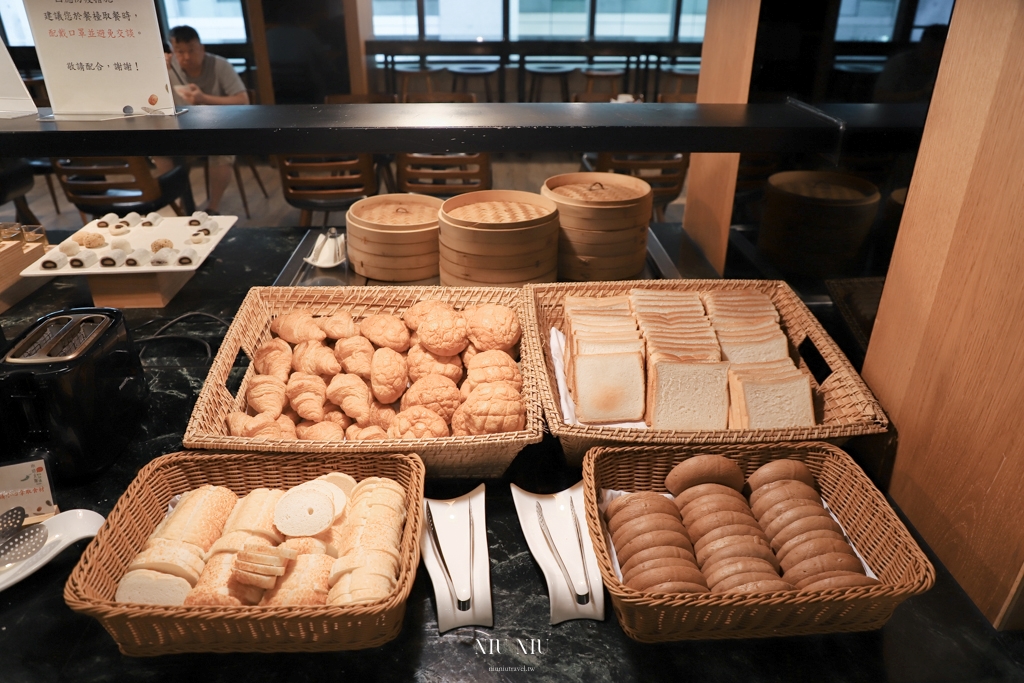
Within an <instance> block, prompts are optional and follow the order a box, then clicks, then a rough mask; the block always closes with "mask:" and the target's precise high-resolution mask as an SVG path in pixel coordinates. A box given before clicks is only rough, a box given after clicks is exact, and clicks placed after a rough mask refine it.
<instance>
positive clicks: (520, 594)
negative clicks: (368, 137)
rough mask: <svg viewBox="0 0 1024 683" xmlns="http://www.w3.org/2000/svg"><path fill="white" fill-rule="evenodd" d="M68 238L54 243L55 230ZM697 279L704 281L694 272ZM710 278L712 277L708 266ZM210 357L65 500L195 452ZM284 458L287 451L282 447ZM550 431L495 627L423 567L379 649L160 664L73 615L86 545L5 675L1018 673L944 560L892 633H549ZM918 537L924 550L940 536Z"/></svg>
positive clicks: (224, 308) (174, 381)
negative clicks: (433, 581)
mask: <svg viewBox="0 0 1024 683" xmlns="http://www.w3.org/2000/svg"><path fill="white" fill-rule="evenodd" d="M302 236H303V232H302V231H301V230H297V229H289V228H265V229H243V230H235V231H232V232H231V233H230V234H229V235H228V236H226V237H225V239H224V241H223V242H222V243H221V244H220V245H219V246H218V247H217V249H216V250H215V251H214V253H213V254H212V255H211V257H210V258H209V259H207V261H206V262H205V263H204V264H203V265H202V266H201V267H200V268H199V270H198V271H197V273H196V276H195V277H194V278H193V279H192V280H191V281H190V282H189V283H188V284H186V285H185V287H184V288H183V289H182V290H181V292H180V293H179V294H178V296H177V297H175V299H174V300H173V301H172V302H171V303H170V304H169V305H168V306H167V308H165V309H161V310H159V311H154V310H146V309H135V310H129V311H127V312H126V317H127V320H128V325H129V328H130V329H131V330H132V332H133V335H134V336H135V337H137V338H138V337H144V336H146V334H147V332H149V333H151V332H153V331H154V328H155V327H156V325H154V324H153V323H151V322H150V321H151V319H152V318H154V317H156V316H159V318H160V320H161V321H170V320H172V319H174V318H176V317H178V316H180V315H183V314H185V313H190V312H201V313H206V314H210V315H213V316H217V317H220V318H223V319H225V320H230V318H231V317H232V316H233V315H234V314H235V312H236V311H237V310H238V307H239V306H240V304H241V302H242V299H243V298H244V296H245V294H246V292H247V291H248V290H249V288H250V287H252V286H257V285H269V284H271V283H273V282H274V281H275V280H276V279H277V278H278V276H279V274H280V272H281V270H282V268H283V267H284V266H285V263H286V262H287V261H288V259H289V257H290V256H291V254H292V252H293V251H294V249H295V248H296V246H297V245H298V244H299V242H300V240H301V238H302ZM56 237H57V236H55V237H54V239H55V240H56ZM680 271H681V274H682V276H683V277H694V276H701V275H702V274H701V273H695V272H693V271H688V270H687V268H685V267H683V268H680ZM703 275H705V276H706V273H703ZM81 280H82V278H58V279H55V280H53V281H51V282H49V283H48V284H47V285H45V286H44V287H42V288H41V289H40V290H39V291H37V292H36V293H35V294H33V295H31V296H30V297H28V298H27V299H25V300H24V301H23V302H22V303H20V304H19V305H17V306H15V307H14V308H12V309H11V310H10V311H8V312H7V313H6V314H5V315H3V316H2V317H0V323H2V325H3V329H4V333H5V335H6V336H7V337H8V338H10V337H12V336H14V335H16V334H17V333H18V332H20V331H21V330H22V329H24V328H25V327H26V326H28V325H29V324H31V323H32V322H33V321H35V320H36V319H37V318H38V317H40V316H42V315H44V314H46V313H49V312H51V311H54V310H58V309H61V308H67V307H72V306H83V305H89V304H90V299H89V292H88V288H87V287H86V286H85V283H84V282H83V281H81ZM175 332H176V333H180V334H187V335H190V336H194V337H198V338H201V339H204V340H206V341H208V342H209V343H210V344H211V346H212V351H213V353H214V354H215V353H216V350H217V346H218V343H219V340H220V338H221V337H222V336H223V334H224V328H223V327H222V326H221V325H220V323H218V322H216V321H214V320H212V319H209V318H206V317H194V318H191V319H188V320H184V321H182V322H181V323H178V326H176V328H175ZM210 362H211V360H210V359H208V358H207V357H206V352H205V349H204V348H203V346H202V345H200V344H197V343H194V342H189V341H167V340H164V341H160V342H154V343H149V344H147V345H146V350H145V355H144V357H143V364H144V367H145V372H146V376H147V379H148V383H149V388H150V398H149V405H148V414H147V417H146V418H145V420H144V422H143V425H142V430H141V432H140V435H139V436H138V438H137V439H136V440H135V442H134V443H133V444H132V446H131V448H130V450H129V452H128V453H126V454H125V455H123V456H122V457H121V458H120V459H119V460H118V461H117V462H116V463H115V464H114V466H113V467H111V468H110V469H109V470H107V471H106V472H105V473H103V474H102V475H100V476H98V477H96V478H94V479H93V480H91V481H87V482H85V483H82V484H78V485H74V486H67V485H64V486H58V487H57V503H58V504H59V505H60V506H61V508H62V509H72V508H87V509H91V510H95V511H97V512H99V513H101V514H104V515H106V514H109V512H110V510H111V508H112V507H113V505H114V503H115V502H116V501H117V498H118V496H120V495H121V494H122V493H123V492H124V490H125V489H126V487H127V486H128V484H129V483H130V482H131V481H132V479H133V478H134V476H135V475H136V473H137V472H138V470H139V469H140V468H142V467H143V466H144V465H145V464H146V463H148V462H150V461H151V460H152V459H153V458H155V457H157V456H160V455H163V454H165V453H170V452H173V451H178V450H181V438H182V434H183V433H184V431H185V427H186V424H187V422H188V419H189V415H190V414H191V412H192V406H193V404H194V402H195V400H196V397H197V396H198V394H199V391H200V389H201V387H202V385H203V382H204V380H205V378H206V374H207V372H208V370H209V367H210ZM267 457H273V456H272V455H268V456H267ZM564 463H565V461H564V457H563V455H562V452H561V449H560V446H559V444H558V442H557V441H556V440H555V439H553V438H551V437H550V435H548V436H547V437H546V438H545V440H544V441H543V442H542V443H539V444H536V445H533V446H528V447H527V448H526V449H525V450H524V451H523V452H522V453H521V454H520V455H519V456H518V457H517V458H516V460H515V461H514V462H513V464H512V466H511V467H510V469H509V470H508V471H507V472H506V474H505V476H504V477H503V478H502V479H495V480H487V481H486V482H485V483H486V486H487V492H488V499H489V500H488V503H489V504H488V507H487V536H488V546H489V554H490V558H491V582H492V587H493V606H494V607H493V609H494V618H495V627H494V628H491V629H485V628H480V627H467V628H460V629H455V630H453V631H449V632H447V633H445V634H444V635H438V631H437V620H436V609H435V605H434V599H433V597H432V590H431V585H430V582H429V579H428V577H427V574H426V572H425V571H423V570H422V567H421V568H420V570H419V571H418V573H417V576H416V580H415V584H414V586H413V588H412V593H411V595H410V597H409V600H408V609H407V612H406V617H405V623H404V625H403V629H402V632H401V634H400V635H399V637H398V638H397V639H396V640H394V641H392V642H390V643H388V644H387V645H385V646H383V647H380V648H377V649H373V650H364V651H353V652H339V653H329V654H315V655H301V654H277V655H266V654H260V655H250V654H232V655H189V656H181V655H174V656H163V657H158V658H152V659H137V658H128V657H124V656H122V655H120V654H119V653H118V651H117V647H116V645H115V643H114V642H113V640H112V639H111V638H110V636H109V635H108V634H107V633H106V632H105V631H104V630H103V629H102V627H101V626H100V625H99V623H98V622H96V621H95V620H93V619H91V618H89V617H87V616H85V615H81V614H76V613H74V612H72V611H71V610H70V609H69V608H68V607H67V606H66V605H65V604H64V598H63V587H64V583H65V581H66V580H67V578H68V575H69V574H70V572H71V570H72V569H73V567H74V566H75V563H76V562H77V561H78V558H79V556H80V554H81V552H82V550H83V549H84V547H85V545H86V542H85V541H81V542H79V543H77V544H76V545H74V546H72V547H71V548H69V549H68V550H66V551H65V552H64V553H63V554H61V555H60V556H59V557H58V558H57V559H56V560H55V561H53V562H52V563H51V564H49V565H48V566H46V567H44V568H43V569H42V570H40V571H39V572H38V573H36V574H35V575H33V576H31V577H29V578H28V579H26V580H25V581H23V582H21V583H20V584H18V585H17V586H15V587H13V588H11V589H9V590H7V591H5V592H4V593H2V594H0V671H2V672H3V675H2V678H3V680H4V681H6V682H10V683H16V682H21V681H32V682H33V683H36V682H43V681H57V680H61V681H113V680H126V679H141V678H144V677H145V678H151V679H158V680H162V679H164V678H170V677H171V676H173V677H175V678H185V679H186V680H224V681H235V680H239V679H240V678H243V677H244V678H245V679H246V680H250V681H262V680H275V681H276V680H288V681H306V680H310V681H312V680H318V679H319V680H323V679H324V678H325V677H327V678H329V679H330V680H340V679H342V678H354V679H361V680H388V681H393V680H409V679H416V680H427V681H433V680H438V681H440V680H444V681H450V680H467V681H484V680H550V681H562V680H587V681H612V680H614V681H619V682H625V681H650V680H669V679H671V680H678V678H679V675H680V674H681V673H684V672H685V676H686V678H688V679H690V678H692V679H694V680H706V681H719V680H721V681H734V680H743V681H756V680H765V681H767V680H787V681H788V680H803V679H807V680H830V681H838V680H851V681H852V680H893V681H904V680H906V681H910V680H913V681H933V680H957V681H969V680H982V679H984V680H1003V679H1010V678H1012V677H1013V676H1014V675H1015V674H1016V672H1017V669H1016V667H1017V666H1019V662H1021V661H1024V641H1022V639H1021V638H1020V636H1016V635H1012V634H997V633H996V632H995V631H993V630H992V629H991V628H990V627H989V625H988V624H987V623H986V622H985V621H984V619H983V618H982V617H981V615H980V614H979V613H978V612H977V610H976V609H975V608H974V607H973V606H972V605H971V603H970V601H969V600H968V599H967V597H966V596H965V595H964V593H963V592H962V591H961V590H960V589H959V588H958V587H957V585H956V583H955V582H954V581H953V580H952V578H951V577H950V575H949V574H948V573H947V572H946V571H945V570H944V568H942V567H941V565H940V564H939V563H938V561H937V560H936V559H935V558H934V557H933V556H930V559H931V561H932V562H933V563H934V564H935V566H936V569H937V573H938V578H937V581H936V584H935V587H934V589H933V590H931V591H930V592H928V593H926V594H924V595H921V596H918V597H915V598H912V599H910V600H908V601H907V602H906V603H905V604H904V605H902V606H901V607H900V608H898V609H897V610H896V612H895V615H894V616H893V618H892V619H891V620H890V621H889V622H888V624H886V626H885V627H884V628H882V629H880V630H878V631H871V632H866V633H853V634H837V635H827V636H808V637H794V638H772V639H757V640H729V641H698V642H689V643H675V644H667V645H642V644H639V643H636V642H634V641H632V640H630V639H629V638H627V637H626V635H625V634H624V633H623V631H622V629H621V628H620V627H619V625H618V623H617V622H616V620H615V617H614V615H613V614H612V612H611V608H610V606H608V607H607V608H606V618H605V620H604V621H601V622H597V621H589V620H582V621H569V622H564V623H562V624H559V625H556V626H551V625H549V623H548V622H549V605H548V598H547V594H546V588H545V582H544V578H543V575H542V573H541V571H540V568H539V567H538V565H537V563H536V562H535V561H534V560H533V558H532V556H531V554H530V552H529V549H528V547H527V544H526V540H525V538H524V537H523V533H522V531H521V528H520V526H519V521H518V519H517V517H516V511H515V507H514V504H513V499H512V495H511V492H510V489H509V484H510V483H514V484H516V485H518V486H520V487H522V488H524V489H526V490H528V491H531V492H537V493H547V492H555V491H560V490H563V489H565V488H566V487H568V486H570V485H572V484H574V483H575V482H576V481H578V480H579V478H580V470H579V469H572V468H568V467H566V466H565V464H564ZM477 484H479V481H476V480H473V481H470V480H457V479H456V480H452V479H448V480H430V479H428V480H427V482H426V491H425V493H426V495H427V496H428V497H431V498H451V497H455V496H459V495H462V494H465V493H467V492H468V491H470V490H471V489H473V488H474V487H475V486H476V485H477ZM918 542H919V543H920V544H921V545H922V546H924V544H923V542H922V541H920V539H918Z"/></svg>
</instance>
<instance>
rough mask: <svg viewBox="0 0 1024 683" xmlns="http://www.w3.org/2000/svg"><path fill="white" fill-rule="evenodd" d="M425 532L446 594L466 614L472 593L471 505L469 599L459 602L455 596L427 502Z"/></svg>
mask: <svg viewBox="0 0 1024 683" xmlns="http://www.w3.org/2000/svg"><path fill="white" fill-rule="evenodd" d="M426 507H427V531H428V532H429V535H430V543H431V544H432V545H433V547H434V553H435V554H436V555H437V563H438V564H439V565H441V573H442V574H444V580H445V582H446V583H447V584H448V592H450V593H451V595H452V600H454V601H455V607H456V608H457V609H458V610H459V611H460V612H468V611H469V608H470V604H471V601H472V592H473V583H472V577H473V572H472V568H473V505H472V504H470V506H469V533H470V546H469V560H470V573H469V576H470V584H469V585H470V599H469V600H460V599H459V596H458V595H456V594H455V583H454V582H453V581H452V575H451V572H450V571H448V563H447V562H445V559H444V553H443V552H441V540H440V539H439V538H438V537H437V527H435V526H434V514H433V512H431V510H430V503H429V502H427V506H426Z"/></svg>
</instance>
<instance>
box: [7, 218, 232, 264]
mask: <svg viewBox="0 0 1024 683" xmlns="http://www.w3.org/2000/svg"><path fill="white" fill-rule="evenodd" d="M190 218H192V217H191V216H173V217H166V216H165V217H164V219H163V220H162V221H160V224H159V225H155V226H153V227H150V228H144V227H142V226H139V225H136V226H135V227H133V228H131V231H130V232H129V233H128V234H127V235H111V234H110V229H109V228H98V227H96V221H95V220H94V221H90V222H89V223H87V224H86V226H85V227H84V228H82V230H88V231H90V232H98V233H100V234H101V235H103V237H104V238H105V239H106V244H105V245H104V246H102V247H99V248H97V249H93V251H95V252H96V256H98V257H99V258H98V259H97V260H96V265H94V266H89V267H88V268H72V267H71V266H70V265H67V266H64V267H63V268H58V269H57V270H44V269H43V268H42V262H43V260H44V259H45V258H46V256H42V257H40V258H39V260H37V261H36V262H35V263H33V264H32V265H30V266H29V267H28V268H26V269H25V270H23V271H21V275H22V277H54V276H55V275H128V274H137V273H181V272H190V271H193V270H195V269H197V268H198V267H199V266H201V265H202V264H203V261H205V260H206V257H207V256H209V255H210V252H212V251H213V250H214V248H215V247H216V246H217V245H218V244H219V243H220V241H221V240H222V239H223V238H224V235H226V234H227V232H228V230H230V229H231V226H233V225H234V224H235V222H236V221H237V220H238V216H211V217H210V218H212V219H213V220H215V221H217V226H218V228H219V230H217V233H216V234H214V235H210V236H209V239H207V240H206V241H205V242H203V243H202V244H191V243H189V242H188V241H187V240H188V238H189V236H191V235H192V233H194V232H195V231H196V230H197V229H198V226H194V225H189V224H188V221H189V219H190ZM119 238H124V239H126V240H128V241H129V242H131V245H132V249H149V247H150V245H151V244H152V243H153V240H156V239H160V238H165V239H169V240H171V242H173V243H174V249H175V250H176V251H177V252H179V253H181V251H182V250H183V249H186V248H191V249H195V251H196V258H195V259H193V261H192V263H190V264H189V265H187V266H181V265H178V264H177V263H175V264H173V265H171V264H168V265H166V266H153V265H150V264H148V263H147V264H146V265H144V266H101V265H100V260H101V259H102V258H103V257H104V256H105V255H106V254H108V253H109V252H110V250H111V247H110V243H111V242H112V241H113V240H116V239H119Z"/></svg>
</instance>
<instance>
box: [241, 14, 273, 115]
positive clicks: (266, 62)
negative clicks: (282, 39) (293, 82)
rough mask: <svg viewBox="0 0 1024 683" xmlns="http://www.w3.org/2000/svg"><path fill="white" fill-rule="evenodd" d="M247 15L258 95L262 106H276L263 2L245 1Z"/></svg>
mask: <svg viewBox="0 0 1024 683" xmlns="http://www.w3.org/2000/svg"><path fill="white" fill-rule="evenodd" d="M245 15H246V19H247V23H248V25H249V42H251V43H252V55H253V59H254V60H255V61H256V93H257V94H258V95H259V99H260V104H274V78H273V76H272V75H271V72H270V52H269V51H268V50H267V26H266V23H265V22H264V21H263V0H245ZM250 104H254V103H252V102H250Z"/></svg>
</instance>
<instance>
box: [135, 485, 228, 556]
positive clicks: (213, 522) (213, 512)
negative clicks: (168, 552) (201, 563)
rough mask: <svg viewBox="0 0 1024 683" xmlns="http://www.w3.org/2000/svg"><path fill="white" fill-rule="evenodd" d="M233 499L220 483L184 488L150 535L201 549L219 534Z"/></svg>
mask: <svg viewBox="0 0 1024 683" xmlns="http://www.w3.org/2000/svg"><path fill="white" fill-rule="evenodd" d="M237 502H238V496H236V495H235V494H234V492H232V491H231V490H230V489H226V488H224V487H223V486H210V485H209V484H207V485H205V486H201V487H199V488H197V489H193V490H191V491H187V492H186V493H185V494H183V495H182V497H181V500H180V501H178V504H177V505H176V506H175V507H174V510H173V511H172V512H171V514H170V515H168V516H167V517H166V518H165V519H164V521H162V522H161V523H160V524H159V525H158V526H157V528H156V529H155V530H154V531H153V533H152V534H151V536H150V537H151V538H163V539H167V540H169V541H184V542H185V543H191V544H192V545H195V546H199V547H200V548H202V549H203V552H204V553H205V552H206V551H208V550H209V549H210V546H212V545H213V543H214V541H216V540H217V539H218V538H220V535H221V532H222V531H223V529H224V523H225V522H226V521H227V519H228V516H229V515H230V514H231V511H232V510H233V509H234V507H235V503H237Z"/></svg>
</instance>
